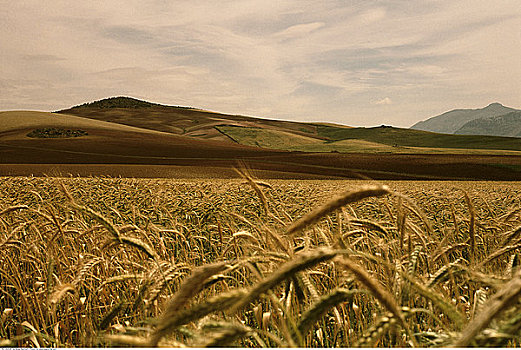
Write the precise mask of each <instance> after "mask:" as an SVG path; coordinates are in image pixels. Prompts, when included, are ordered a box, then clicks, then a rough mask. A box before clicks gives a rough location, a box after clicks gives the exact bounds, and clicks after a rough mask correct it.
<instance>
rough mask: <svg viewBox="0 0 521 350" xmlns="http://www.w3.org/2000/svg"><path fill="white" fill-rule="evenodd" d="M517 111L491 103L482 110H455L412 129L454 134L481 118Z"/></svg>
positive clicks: (422, 122)
mask: <svg viewBox="0 0 521 350" xmlns="http://www.w3.org/2000/svg"><path fill="white" fill-rule="evenodd" d="M515 111H516V109H513V108H510V107H505V106H503V105H502V104H500V103H491V104H489V105H488V106H487V107H485V108H481V109H455V110H453V111H449V112H446V113H443V114H441V115H438V116H436V117H432V118H429V119H427V120H425V121H421V122H418V123H416V124H414V125H413V126H412V127H411V129H416V130H424V131H432V132H439V133H444V134H453V133H455V132H456V131H458V130H460V129H461V128H462V127H463V126H464V125H465V124H466V123H468V122H470V121H472V120H475V119H480V118H490V117H498V116H501V115H505V114H507V113H510V112H515Z"/></svg>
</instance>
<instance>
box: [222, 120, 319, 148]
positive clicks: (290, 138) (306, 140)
mask: <svg viewBox="0 0 521 350" xmlns="http://www.w3.org/2000/svg"><path fill="white" fill-rule="evenodd" d="M215 128H216V129H217V130H219V131H220V132H221V133H223V134H225V135H226V136H228V137H229V138H231V139H232V140H234V141H235V142H237V143H240V144H242V145H247V146H257V147H263V148H271V149H280V150H292V149H295V148H298V147H300V146H308V145H312V144H316V143H321V141H320V140H317V139H314V138H312V137H307V136H302V135H297V134H292V133H291V132H286V131H281V130H271V129H263V128H249V127H240V126H231V125H218V126H216V127H215Z"/></svg>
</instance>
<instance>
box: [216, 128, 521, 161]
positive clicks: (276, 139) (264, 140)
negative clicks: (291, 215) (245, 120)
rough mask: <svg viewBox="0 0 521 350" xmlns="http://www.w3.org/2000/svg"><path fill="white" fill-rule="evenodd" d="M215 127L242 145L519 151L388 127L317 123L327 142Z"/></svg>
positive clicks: (518, 144) (518, 146)
mask: <svg viewBox="0 0 521 350" xmlns="http://www.w3.org/2000/svg"><path fill="white" fill-rule="evenodd" d="M215 128H216V129H217V130H219V131H220V132H221V133H223V134H224V135H226V136H228V137H229V138H231V139H232V140H234V141H235V142H237V143H240V144H243V145H248V146H257V147H263V148H271V149H279V150H286V151H303V152H340V153H402V154H431V153H435V154H440V153H450V154H452V153H454V154H498V155H499V154H501V155H503V154H517V152H518V151H521V140H520V139H516V138H507V137H495V136H470V135H446V134H436V133H431V132H426V131H420V130H410V129H400V128H394V127H389V126H382V127H377V128H352V129H347V128H337V127H333V126H318V129H317V131H318V133H319V136H320V137H323V138H326V139H327V140H326V141H323V140H320V139H316V138H313V137H306V136H302V135H296V134H292V133H290V132H285V131H280V130H270V129H263V128H254V127H239V126H229V125H220V126H216V127H215Z"/></svg>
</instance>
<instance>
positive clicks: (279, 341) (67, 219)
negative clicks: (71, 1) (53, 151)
mask: <svg viewBox="0 0 521 350" xmlns="http://www.w3.org/2000/svg"><path fill="white" fill-rule="evenodd" d="M383 185H386V186H383ZM520 194H521V185H520V184H519V183H506V182H477V181H476V182H463V181H460V182H456V181H451V182H437V181H429V182H424V181H383V182H381V183H380V182H377V181H361V180H360V181H355V180H349V181H346V180H342V181H340V180H338V181H333V180H331V181H326V180H320V181H318V180H300V181H294V180H268V181H260V180H255V179H254V178H252V177H250V175H248V174H247V173H244V174H243V179H222V180H215V179H214V180H166V179H133V178H101V177H86V178H58V177H55V178H33V177H5V178H0V227H1V228H2V229H1V231H0V249H1V250H2V254H1V258H0V312H1V313H2V314H1V320H0V321H1V322H0V344H1V345H3V346H33V347H34V346H45V347H76V346H78V347H91V346H120V345H121V346H139V347H147V346H155V345H160V346H167V347H174V346H185V345H186V346H232V345H239V346H244V347H259V346H261V347H274V346H282V347H288V346H301V347H353V346H378V347H380V346H383V347H408V346H424V347H428V346H437V347H439V346H444V345H455V346H459V347H463V346H468V345H477V346H497V347H501V346H519V345H520V339H519V335H518V333H519V332H518V331H519V329H520V328H521V318H520V317H519V311H520V308H519V302H518V300H517V297H518V295H519V294H520V293H521V275H520V274H519V272H518V266H519V259H520V256H519V253H518V252H519V249H520V247H521V237H520V232H521V230H520V229H519V226H520V225H521V217H520V208H521V206H520V205H521V203H520ZM337 195H338V196H339V197H335V196H337ZM332 198H333V200H332ZM335 198H336V199H335Z"/></svg>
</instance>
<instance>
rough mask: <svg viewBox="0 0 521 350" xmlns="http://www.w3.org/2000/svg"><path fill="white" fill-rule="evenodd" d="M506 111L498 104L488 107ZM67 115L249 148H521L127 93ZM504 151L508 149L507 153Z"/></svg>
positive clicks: (515, 143)
mask: <svg viewBox="0 0 521 350" xmlns="http://www.w3.org/2000/svg"><path fill="white" fill-rule="evenodd" d="M500 109H502V106H501V107H499V106H497V105H496V104H492V105H490V106H489V107H487V108H485V110H487V111H488V112H483V111H482V113H489V112H490V111H491V110H495V111H498V110H500ZM57 113H68V114H74V115H77V116H81V117H84V118H91V119H96V120H101V121H107V122H111V123H117V124H123V125H129V126H134V127H139V128H142V129H147V130H155V131H162V132H167V133H172V134H175V135H183V136H189V137H191V138H198V139H211V140H218V141H225V142H228V143H231V142H233V143H238V144H241V145H245V146H252V147H261V148H268V149H276V150H286V151H303V152H344V153H345V152H362V153H364V152H371V153H374V152H377V153H382V152H383V153H413V154H418V153H419V154H426V153H473V154H475V153H487V154H505V153H507V154H509V153H511V151H521V143H520V142H519V140H516V139H509V138H494V137H487V138H482V137H472V136H467V135H465V136H463V135H461V136H460V135H457V136H456V135H446V134H440V133H432V132H425V131H421V130H414V129H403V128H394V127H388V126H382V127H376V128H354V127H348V126H345V125H338V124H332V123H304V122H291V121H282V120H271V119H262V118H254V117H247V116H241V115H229V114H221V113H215V112H209V111H205V110H201V109H196V108H191V107H179V106H164V105H159V104H155V103H150V102H146V101H141V100H137V99H133V98H129V97H113V98H109V99H104V100H99V101H95V102H91V103H86V104H83V105H80V106H76V107H72V108H70V109H67V110H63V111H59V112H57ZM505 151H506V152H505Z"/></svg>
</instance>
